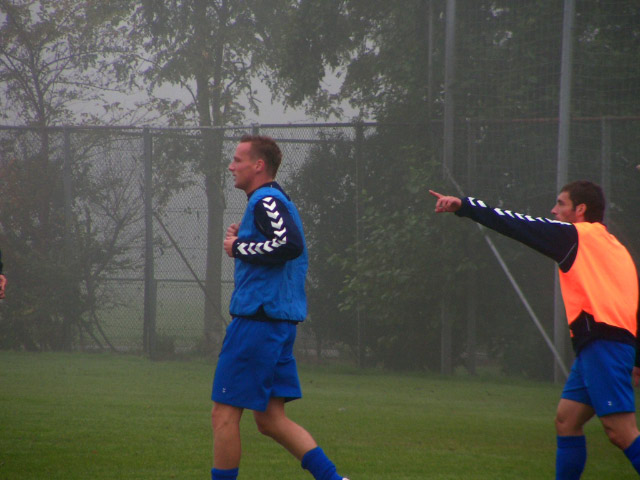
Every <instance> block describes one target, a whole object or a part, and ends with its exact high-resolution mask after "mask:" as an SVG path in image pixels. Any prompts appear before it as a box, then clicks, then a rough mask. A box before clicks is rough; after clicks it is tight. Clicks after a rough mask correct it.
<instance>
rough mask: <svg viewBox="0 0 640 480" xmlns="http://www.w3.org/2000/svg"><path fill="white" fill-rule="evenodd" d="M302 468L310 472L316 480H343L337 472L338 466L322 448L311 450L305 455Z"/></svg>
mask: <svg viewBox="0 0 640 480" xmlns="http://www.w3.org/2000/svg"><path fill="white" fill-rule="evenodd" d="M302 468H304V469H305V470H309V472H311V475H313V478H315V479H316V480H342V477H341V476H340V475H338V473H337V472H336V466H335V465H334V464H333V462H332V461H331V460H329V458H328V457H327V456H326V455H325V454H324V452H323V451H322V449H321V448H320V447H316V448H314V449H312V450H309V451H308V452H307V453H305V454H304V456H303V457H302Z"/></svg>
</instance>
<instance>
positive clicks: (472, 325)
mask: <svg viewBox="0 0 640 480" xmlns="http://www.w3.org/2000/svg"><path fill="white" fill-rule="evenodd" d="M475 127H476V124H475V122H473V121H472V120H467V191H468V192H473V191H475V179H476V178H477V177H476V160H477V157H476V128H475ZM465 243H466V248H467V254H468V255H469V257H470V258H471V257H472V256H473V251H474V248H475V244H476V239H475V238H473V237H472V236H471V235H468V236H467V238H466V242H465ZM466 277H467V292H468V295H467V299H468V303H467V348H466V350H467V355H468V358H467V362H466V364H467V371H468V372H469V373H470V374H471V375H475V374H476V367H477V359H476V348H477V345H476V328H477V310H478V271H477V270H476V268H475V267H472V268H471V270H469V272H468V273H467V275H466Z"/></svg>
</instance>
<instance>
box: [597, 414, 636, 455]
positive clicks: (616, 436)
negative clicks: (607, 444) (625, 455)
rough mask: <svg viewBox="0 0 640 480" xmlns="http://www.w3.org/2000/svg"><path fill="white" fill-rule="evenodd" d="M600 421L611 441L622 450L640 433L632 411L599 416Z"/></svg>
mask: <svg viewBox="0 0 640 480" xmlns="http://www.w3.org/2000/svg"><path fill="white" fill-rule="evenodd" d="M600 421H601V422H602V426H603V427H604V431H605V433H606V434H607V436H608V437H609V440H611V443H613V444H614V445H615V446H616V447H618V448H620V449H622V450H625V449H626V448H627V447H629V445H631V444H632V443H633V442H634V440H635V439H636V438H638V435H640V432H638V426H637V425H636V414H635V413H634V412H624V413H613V414H611V415H605V416H604V417H600Z"/></svg>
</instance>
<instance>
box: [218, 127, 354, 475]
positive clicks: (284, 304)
mask: <svg viewBox="0 0 640 480" xmlns="http://www.w3.org/2000/svg"><path fill="white" fill-rule="evenodd" d="M281 160H282V153H281V151H280V148H279V147H278V145H277V144H276V143H275V142H274V141H273V140H272V139H271V138H269V137H264V136H257V135H247V136H244V137H242V139H241V140H240V143H239V144H238V146H237V148H236V152H235V155H234V157H233V160H232V161H231V163H230V165H229V171H230V172H231V174H232V175H233V177H234V181H235V187H236V188H238V189H240V190H243V191H244V192H245V193H246V194H247V196H248V204H247V208H246V210H245V213H244V216H243V217H242V221H241V222H240V224H232V225H231V226H229V228H228V229H227V232H226V236H225V240H224V250H225V252H226V253H227V255H229V256H230V257H232V258H234V259H235V275H234V283H235V288H234V291H233V294H232V297H231V303H230V306H229V312H230V313H231V316H232V318H233V320H232V322H231V323H230V324H229V326H228V327H227V332H226V335H225V338H224V342H223V345H222V351H221V352H220V356H219V359H218V365H217V367H216V373H215V378H214V381H213V391H212V394H211V399H212V400H213V402H214V405H213V410H212V427H213V438H214V440H213V450H214V452H213V469H212V470H211V478H212V480H223V479H224V480H235V479H236V478H237V475H238V467H239V465H240V456H241V449H240V418H241V416H242V413H243V411H244V409H247V408H248V409H250V410H253V415H254V419H255V421H256V424H257V426H258V430H259V431H260V432H261V433H263V434H265V435H268V436H270V437H271V438H273V439H274V440H276V441H277V442H278V443H280V444H281V445H282V446H283V447H285V448H286V449H287V450H288V451H289V452H290V453H291V454H292V455H294V456H295V457H296V458H297V459H298V460H300V461H301V463H302V467H303V468H304V469H306V470H309V472H310V473H311V474H312V475H313V476H314V478H315V479H316V480H346V479H343V477H342V476H340V475H338V474H337V473H336V468H335V466H334V464H333V463H332V462H331V460H329V459H328V458H327V456H326V455H325V454H324V452H323V451H322V449H321V448H320V447H318V445H317V443H316V442H315V440H314V439H313V437H312V436H311V435H310V434H309V432H307V431H306V430H305V429H304V428H303V427H301V426H300V425H298V424H297V423H295V422H293V421H292V420H290V419H289V418H288V417H287V416H286V414H285V409H284V406H285V402H287V401H290V400H295V399H298V398H300V397H301V396H302V392H301V389H300V381H299V379H298V372H297V367H296V361H295V358H294V357H293V344H294V341H295V337H296V326H297V324H298V323H300V322H302V321H303V320H304V319H305V317H306V315H307V301H306V294H305V290H304V288H305V278H306V274H307V265H308V256H307V248H306V245H305V239H304V233H303V229H302V221H301V220H300V215H299V214H298V211H297V209H296V207H295V205H294V204H293V202H292V201H291V199H290V198H289V197H288V196H287V194H286V193H285V192H284V191H283V190H282V188H281V187H280V185H278V183H276V182H275V176H276V173H277V171H278V167H279V166H280V162H281Z"/></svg>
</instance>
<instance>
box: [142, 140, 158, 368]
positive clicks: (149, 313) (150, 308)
mask: <svg viewBox="0 0 640 480" xmlns="http://www.w3.org/2000/svg"><path fill="white" fill-rule="evenodd" d="M142 136H143V143H144V192H143V194H144V320H143V326H142V330H143V348H144V352H145V353H146V354H147V355H148V356H149V357H150V358H154V357H155V350H156V348H155V347H156V286H155V278H154V276H155V273H154V262H153V170H152V157H153V143H152V142H153V140H152V137H151V132H150V131H149V127H144V129H143V131H142Z"/></svg>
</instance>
